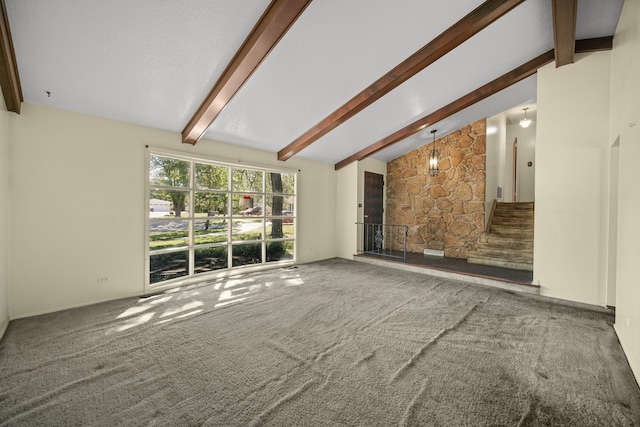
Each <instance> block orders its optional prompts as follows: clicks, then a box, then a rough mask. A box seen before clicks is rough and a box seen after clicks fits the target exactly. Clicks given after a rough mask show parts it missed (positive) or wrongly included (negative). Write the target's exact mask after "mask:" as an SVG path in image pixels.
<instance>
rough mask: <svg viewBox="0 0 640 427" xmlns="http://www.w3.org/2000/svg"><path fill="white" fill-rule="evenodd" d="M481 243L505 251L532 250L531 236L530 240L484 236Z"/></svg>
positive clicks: (492, 235)
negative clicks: (504, 249)
mask: <svg viewBox="0 0 640 427" xmlns="http://www.w3.org/2000/svg"><path fill="white" fill-rule="evenodd" d="M481 242H482V243H488V244H490V245H492V246H499V247H502V248H507V249H532V250H533V236H531V238H530V239H511V238H509V237H504V236H496V235H495V234H485V235H484V238H483V239H482V240H481Z"/></svg>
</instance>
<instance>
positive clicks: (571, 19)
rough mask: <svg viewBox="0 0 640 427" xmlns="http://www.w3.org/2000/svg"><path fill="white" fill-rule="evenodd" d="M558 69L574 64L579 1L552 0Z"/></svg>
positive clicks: (554, 45)
mask: <svg viewBox="0 0 640 427" xmlns="http://www.w3.org/2000/svg"><path fill="white" fill-rule="evenodd" d="M551 10H552V14H553V47H554V50H555V52H556V58H555V59H556V67H562V66H563V65H567V64H573V55H574V52H575V44H576V17H577V16H578V0H551Z"/></svg>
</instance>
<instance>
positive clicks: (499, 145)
mask: <svg viewBox="0 0 640 427" xmlns="http://www.w3.org/2000/svg"><path fill="white" fill-rule="evenodd" d="M506 121H507V118H506V116H505V115H504V114H498V115H497V116H493V117H489V118H487V154H486V166H485V167H486V181H485V203H484V205H485V212H484V218H485V221H489V216H490V215H491V208H492V207H493V201H494V200H495V199H497V198H498V186H503V184H502V181H501V178H503V177H504V144H505V138H506Z"/></svg>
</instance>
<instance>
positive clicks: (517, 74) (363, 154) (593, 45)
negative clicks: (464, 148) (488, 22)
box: [335, 37, 613, 170]
mask: <svg viewBox="0 0 640 427" xmlns="http://www.w3.org/2000/svg"><path fill="white" fill-rule="evenodd" d="M612 48H613V37H600V38H594V39H584V40H577V41H576V53H587V52H595V51H601V50H611V49H612ZM554 59H555V53H554V51H553V50H550V51H548V52H546V53H543V54H542V55H540V56H538V57H536V58H534V59H532V60H531V61H529V62H526V63H524V64H522V65H520V66H519V67H517V68H514V69H513V70H511V71H509V72H508V73H506V74H504V75H502V76H500V77H498V78H497V79H495V80H493V81H491V82H489V83H487V84H486V85H484V86H481V87H479V88H477V89H476V90H474V91H473V92H469V93H468V94H466V95H465V96H463V97H461V98H458V99H457V100H455V101H453V102H452V103H450V104H448V105H446V106H444V107H442V108H440V109H439V110H436V111H434V112H433V113H431V114H428V115H426V116H424V117H422V118H421V119H418V120H416V121H415V122H413V123H411V124H410V125H407V126H405V127H403V128H402V129H400V130H398V131H396V132H394V133H392V134H391V135H389V136H387V137H385V138H382V139H381V140H380V141H378V142H375V143H373V144H371V145H369V146H368V147H366V148H364V149H362V150H360V151H358V152H357V153H355V154H353V155H351V156H349V157H347V158H346V159H344V160H341V161H340V162H338V163H336V164H335V169H336V170H338V169H342V168H343V167H345V166H347V165H348V164H350V163H352V162H355V161H358V160H363V159H365V158H367V157H369V156H371V155H373V154H375V153H377V152H378V151H380V150H383V149H385V148H387V147H389V146H391V145H393V144H395V143H396V142H399V141H401V140H403V139H405V138H408V137H410V136H411V135H414V134H416V133H418V132H420V131H421V130H423V129H425V128H426V127H428V126H430V125H433V124H435V123H437V122H439V121H441V120H444V119H446V118H447V117H450V116H452V115H453V114H455V113H457V112H459V111H462V110H463V109H465V108H468V107H470V106H472V105H473V104H475V103H476V102H479V101H482V100H483V99H485V98H487V97H489V96H491V95H494V94H496V93H498V92H500V91H501V90H503V89H506V88H507V87H509V86H511V85H513V84H515V83H517V82H519V81H521V80H523V79H525V78H527V77H529V76H531V75H533V74H534V73H536V72H537V71H538V68H540V67H542V66H544V65H546V64H549V63H550V62H552V61H553V60H554Z"/></svg>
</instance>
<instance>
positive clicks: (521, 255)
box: [467, 202, 534, 271]
mask: <svg viewBox="0 0 640 427" xmlns="http://www.w3.org/2000/svg"><path fill="white" fill-rule="evenodd" d="M533 230H534V204H533V202H524V203H496V204H495V205H494V209H493V212H492V215H491V224H490V226H489V230H488V232H486V233H482V234H481V235H480V243H479V244H478V247H477V249H476V250H475V251H471V252H469V253H468V254H467V262H469V263H472V264H484V265H492V266H495V267H502V268H512V269H517V270H526V271H533V236H534V233H533Z"/></svg>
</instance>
